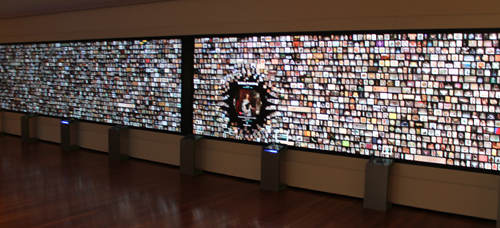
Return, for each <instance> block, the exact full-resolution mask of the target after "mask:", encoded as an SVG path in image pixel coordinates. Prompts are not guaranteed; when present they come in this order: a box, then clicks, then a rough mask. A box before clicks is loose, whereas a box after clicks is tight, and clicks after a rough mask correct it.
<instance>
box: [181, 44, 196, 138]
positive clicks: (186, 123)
mask: <svg viewBox="0 0 500 228" xmlns="http://www.w3.org/2000/svg"><path fill="white" fill-rule="evenodd" d="M193 58H194V38H193V37H183V38H182V111H181V112H182V117H181V121H182V123H181V133H182V134H183V135H188V134H191V133H193V61H194V60H193Z"/></svg>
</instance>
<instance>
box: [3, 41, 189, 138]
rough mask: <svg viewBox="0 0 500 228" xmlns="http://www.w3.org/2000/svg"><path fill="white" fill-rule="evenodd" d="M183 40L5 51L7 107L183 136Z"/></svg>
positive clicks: (27, 46)
mask: <svg viewBox="0 0 500 228" xmlns="http://www.w3.org/2000/svg"><path fill="white" fill-rule="evenodd" d="M181 52H182V45H181V40H180V39H147V40H143V39H140V40H139V39H137V40H114V41H85V42H58V43H41V44H11V45H0V81H1V82H2V83H1V84H0V89H1V93H0V94H1V99H2V108H3V109H5V110H11V111H18V112H28V113H36V114H41V115H48V116H55V117H64V118H76V119H82V120H87V121H93V122H102V123H109V124H122V125H126V126H133V127H140V128H149V129H158V130H167V131H172V132H180V131H181V129H180V122H181V114H180V108H181Z"/></svg>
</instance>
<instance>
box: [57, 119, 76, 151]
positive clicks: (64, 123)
mask: <svg viewBox="0 0 500 228" xmlns="http://www.w3.org/2000/svg"><path fill="white" fill-rule="evenodd" d="M77 124H78V120H70V119H65V120H61V149H62V150H65V151H72V150H78V149H80V147H79V146H77V145H76V140H77V131H78V128H77Z"/></svg>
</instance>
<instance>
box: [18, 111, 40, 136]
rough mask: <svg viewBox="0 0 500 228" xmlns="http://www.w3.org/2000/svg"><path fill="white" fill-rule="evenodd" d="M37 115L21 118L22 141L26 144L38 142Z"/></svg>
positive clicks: (27, 115)
mask: <svg viewBox="0 0 500 228" xmlns="http://www.w3.org/2000/svg"><path fill="white" fill-rule="evenodd" d="M36 116H37V115H36V114H26V115H23V116H21V141H22V142H24V143H31V142H37V141H38V138H37V137H36V128H35V125H36V122H35V119H36V118H35V117H36Z"/></svg>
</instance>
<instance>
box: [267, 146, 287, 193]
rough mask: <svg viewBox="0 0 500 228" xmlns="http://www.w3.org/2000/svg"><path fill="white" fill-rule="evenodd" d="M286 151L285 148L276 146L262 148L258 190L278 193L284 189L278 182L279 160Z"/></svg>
mask: <svg viewBox="0 0 500 228" xmlns="http://www.w3.org/2000/svg"><path fill="white" fill-rule="evenodd" d="M287 149H288V147H287V146H283V145H277V144H271V145H267V146H263V147H262V155H261V165H260V189H262V190H268V191H273V192H279V191H281V190H283V189H285V188H286V185H284V184H282V183H281V182H280V160H281V155H282V154H283V153H284V152H285V151H286V150H287Z"/></svg>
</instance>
